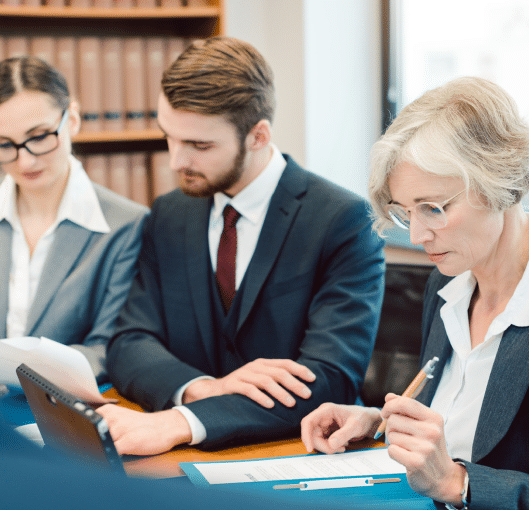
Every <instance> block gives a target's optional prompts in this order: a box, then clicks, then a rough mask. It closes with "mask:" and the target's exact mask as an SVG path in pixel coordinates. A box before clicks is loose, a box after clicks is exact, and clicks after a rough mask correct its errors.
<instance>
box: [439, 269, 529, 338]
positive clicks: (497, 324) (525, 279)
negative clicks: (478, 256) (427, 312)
mask: <svg viewBox="0 0 529 510" xmlns="http://www.w3.org/2000/svg"><path fill="white" fill-rule="evenodd" d="M475 287H476V278H475V277H474V275H473V274H472V272H471V271H465V272H464V273H462V274H460V275H458V276H456V277H455V278H453V279H452V280H450V281H449V282H448V283H447V284H446V285H445V286H444V287H443V288H442V289H440V290H439V291H438V292H437V293H438V294H439V296H440V297H442V298H443V299H444V300H445V301H446V303H445V305H444V306H443V308H445V307H446V309H448V308H453V307H455V306H456V305H457V304H459V303H461V304H462V301H463V300H465V305H466V307H465V308H466V309H467V310H468V306H469V304H470V299H471V298H472V294H473V293H474V289H475ZM511 324H512V325H514V326H518V327H528V326H529V264H528V265H527V266H526V267H525V270H524V273H523V275H522V278H521V280H520V281H519V282H518V285H517V286H516V289H515V290H514V293H513V295H512V297H511V299H510V300H509V302H508V303H507V306H506V307H505V310H504V311H503V312H502V313H500V314H499V315H498V316H497V317H496V318H495V319H494V321H493V323H492V324H491V330H490V333H491V334H494V333H500V332H501V331H505V330H506V329H507V328H508V327H509V326H510V325H511Z"/></svg>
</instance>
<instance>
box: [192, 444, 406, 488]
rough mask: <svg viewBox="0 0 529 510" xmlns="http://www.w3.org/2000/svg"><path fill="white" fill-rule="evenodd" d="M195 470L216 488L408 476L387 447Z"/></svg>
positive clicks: (206, 464)
mask: <svg viewBox="0 0 529 510" xmlns="http://www.w3.org/2000/svg"><path fill="white" fill-rule="evenodd" d="M195 467H196V468H197V469H198V470H199V471H200V473H201V474H202V476H203V477H204V478H205V479H206V480H207V481H208V482H209V483H210V484H212V485H214V484H220V483H243V482H265V481H270V480H299V479H305V478H338V477H341V476H370V475H388V474H396V473H406V468H405V467H404V466H403V465H402V464H399V463H398V462H396V461H394V460H393V459H392V458H390V456H389V455H388V449H387V448H371V449H368V450H359V451H351V452H344V453H336V454H334V455H307V456H305V455H302V456H299V457H281V458H276V459H260V460H248V461H242V462H199V463H196V464H195Z"/></svg>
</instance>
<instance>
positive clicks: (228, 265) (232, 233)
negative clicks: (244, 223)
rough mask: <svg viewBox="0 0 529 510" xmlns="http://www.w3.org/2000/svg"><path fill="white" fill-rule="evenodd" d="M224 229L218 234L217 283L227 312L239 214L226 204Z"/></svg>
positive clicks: (233, 270) (233, 279)
mask: <svg viewBox="0 0 529 510" xmlns="http://www.w3.org/2000/svg"><path fill="white" fill-rule="evenodd" d="M222 215H223V216H224V229H223V230H222V235H221V236H220V242H219V251H218V252H217V285H218V286H219V291H220V298H221V300H222V304H223V306H224V312H225V313H228V310H229V309H230V306H231V302H232V301H233V298H234V296H235V256H236V255H237V228H236V226H235V225H236V224H237V220H238V219H239V218H240V217H241V215H240V214H239V213H238V212H237V211H236V210H235V209H234V208H233V207H232V206H231V205H227V206H226V207H225V208H224V211H223V212H222Z"/></svg>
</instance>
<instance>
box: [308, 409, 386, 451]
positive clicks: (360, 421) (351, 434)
mask: <svg viewBox="0 0 529 510" xmlns="http://www.w3.org/2000/svg"><path fill="white" fill-rule="evenodd" d="M381 422H382V417H381V416H380V411H379V410H378V409H376V408H374V407H361V406H346V405H340V404H330V403H326V404H322V405H321V406H320V407H318V409H315V410H314V411H312V413H310V414H308V415H307V416H305V418H303V420H301V439H302V441H303V444H304V445H305V448H307V451H308V452H312V451H313V450H318V451H320V452H323V453H337V452H343V451H345V448H346V446H347V445H348V444H349V443H350V442H352V441H359V440H360V439H364V438H365V437H373V436H374V434H375V431H376V429H377V427H378V426H379V425H380V423H381Z"/></svg>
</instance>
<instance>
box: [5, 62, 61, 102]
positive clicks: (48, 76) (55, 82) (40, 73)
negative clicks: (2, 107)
mask: <svg viewBox="0 0 529 510" xmlns="http://www.w3.org/2000/svg"><path fill="white" fill-rule="evenodd" d="M23 90H27V91H34V92H43V93H44V94H48V95H49V96H50V97H51V98H52V100H53V101H54V103H55V105H56V106H57V107H58V108H60V109H61V110H66V109H67V108H68V107H69V106H70V92H69V90H68V85H67V83H66V79H65V78H64V76H63V75H62V74H61V73H59V71H57V70H56V69H55V68H53V67H52V66H50V65H49V64H48V63H47V62H45V61H44V60H40V59H39V58H36V57H13V58H8V59H6V60H2V61H1V62H0V104H2V103H5V102H6V101H7V100H8V99H11V98H12V97H13V96H14V95H15V94H17V93H18V92H22V91H23Z"/></svg>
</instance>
